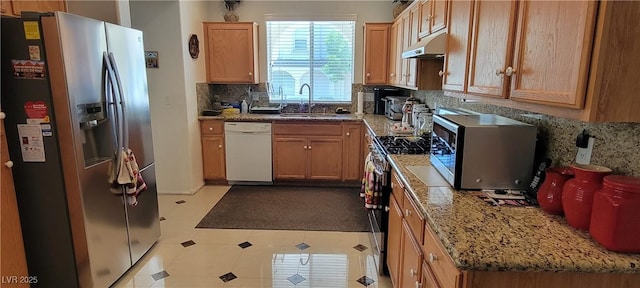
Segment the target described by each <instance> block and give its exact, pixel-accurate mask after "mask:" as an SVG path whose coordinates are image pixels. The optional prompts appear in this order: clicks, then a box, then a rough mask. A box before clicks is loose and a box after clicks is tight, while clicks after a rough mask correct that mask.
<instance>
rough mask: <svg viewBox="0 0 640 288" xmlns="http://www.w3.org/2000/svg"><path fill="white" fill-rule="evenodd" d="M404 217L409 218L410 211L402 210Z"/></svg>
mask: <svg viewBox="0 0 640 288" xmlns="http://www.w3.org/2000/svg"><path fill="white" fill-rule="evenodd" d="M404 215H405V216H407V217H409V216H411V210H409V209H404Z"/></svg>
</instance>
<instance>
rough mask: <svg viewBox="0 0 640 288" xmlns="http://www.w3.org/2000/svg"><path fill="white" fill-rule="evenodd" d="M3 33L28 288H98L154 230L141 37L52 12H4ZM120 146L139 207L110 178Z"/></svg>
mask: <svg viewBox="0 0 640 288" xmlns="http://www.w3.org/2000/svg"><path fill="white" fill-rule="evenodd" d="M1 29H2V34H1V37H2V53H1V54H2V56H1V57H2V62H1V65H2V82H1V86H2V88H1V90H2V94H1V96H2V97H1V98H0V106H1V107H2V110H3V111H4V112H5V113H6V119H5V125H6V136H7V141H8V146H9V151H10V155H11V158H12V161H13V162H14V166H13V175H14V180H15V187H16V194H17V198H18V208H19V212H20V220H21V225H22V231H23V238H24V243H25V252H26V255H27V266H28V269H29V274H30V275H31V276H35V277H37V283H36V284H32V286H33V287H108V286H110V285H112V284H113V283H114V282H115V281H116V280H117V279H118V278H119V277H121V276H122V275H123V274H124V273H125V272H126V271H127V270H128V269H129V268H130V267H131V266H132V265H133V264H135V263H136V262H137V261H138V260H139V259H140V258H141V257H142V256H143V255H144V254H145V253H146V252H147V251H148V250H149V249H150V248H151V247H152V246H153V245H154V244H155V242H156V241H157V240H158V238H159V236H160V224H159V216H158V198H157V189H156V181H155V169H154V168H155V166H154V161H153V144H152V139H151V125H150V124H151V120H150V113H149V97H148V90H147V78H146V66H145V57H144V49H143V42H142V32H140V31H137V30H134V29H130V28H126V27H121V26H117V25H112V24H109V23H105V22H102V21H98V20H94V19H89V18H85V17H81V16H77V15H72V14H67V13H58V12H56V13H55V14H53V13H50V14H23V17H22V18H19V19H9V18H2V25H1ZM127 147H128V148H130V149H131V150H132V151H133V152H134V154H135V156H136V158H137V164H138V166H139V168H140V171H141V175H142V178H143V180H144V181H145V182H146V184H147V189H146V190H144V191H142V193H141V194H140V195H138V204H137V206H132V205H129V204H128V203H127V201H126V197H125V196H124V193H123V191H124V190H123V189H121V188H118V187H116V186H114V185H112V183H109V179H110V178H109V177H110V175H111V174H110V173H111V172H110V171H112V169H113V166H112V165H113V162H114V157H115V156H116V155H118V152H119V151H121V150H122V149H123V148H127ZM114 187H116V188H114ZM19 276H23V275H19Z"/></svg>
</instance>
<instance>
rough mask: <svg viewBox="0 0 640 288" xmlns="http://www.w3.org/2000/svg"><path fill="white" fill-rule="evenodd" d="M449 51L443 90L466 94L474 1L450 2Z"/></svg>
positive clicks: (446, 59) (446, 53)
mask: <svg viewBox="0 0 640 288" xmlns="http://www.w3.org/2000/svg"><path fill="white" fill-rule="evenodd" d="M449 6H450V8H449V13H450V14H449V24H448V25H447V34H449V35H448V38H447V50H446V52H445V60H444V71H443V72H444V73H443V75H442V77H443V79H442V88H443V89H445V90H453V91H460V92H466V91H465V90H466V89H465V86H466V81H465V80H466V78H467V65H468V59H469V58H468V57H467V56H468V55H469V53H468V52H469V44H470V43H469V42H470V36H471V35H470V30H471V15H473V2H472V1H451V2H449Z"/></svg>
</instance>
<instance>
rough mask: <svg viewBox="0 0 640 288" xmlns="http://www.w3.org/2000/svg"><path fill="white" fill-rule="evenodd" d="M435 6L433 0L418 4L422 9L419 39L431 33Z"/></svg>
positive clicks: (424, 0) (422, 0)
mask: <svg viewBox="0 0 640 288" xmlns="http://www.w3.org/2000/svg"><path fill="white" fill-rule="evenodd" d="M432 5H433V0H431V1H429V0H421V1H420V3H418V6H419V7H420V8H419V9H420V20H419V21H418V23H419V24H418V26H419V27H418V37H420V38H422V37H425V36H427V35H429V34H430V33H431V23H430V22H431V18H430V15H431V6H432Z"/></svg>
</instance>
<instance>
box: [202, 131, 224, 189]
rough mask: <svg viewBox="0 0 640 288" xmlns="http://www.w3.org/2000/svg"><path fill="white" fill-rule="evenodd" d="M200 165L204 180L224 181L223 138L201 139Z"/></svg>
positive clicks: (208, 137)
mask: <svg viewBox="0 0 640 288" xmlns="http://www.w3.org/2000/svg"><path fill="white" fill-rule="evenodd" d="M202 163H203V167H202V173H203V176H204V179H209V180H224V179H225V178H226V166H225V157H224V137H223V136H204V137H202Z"/></svg>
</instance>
